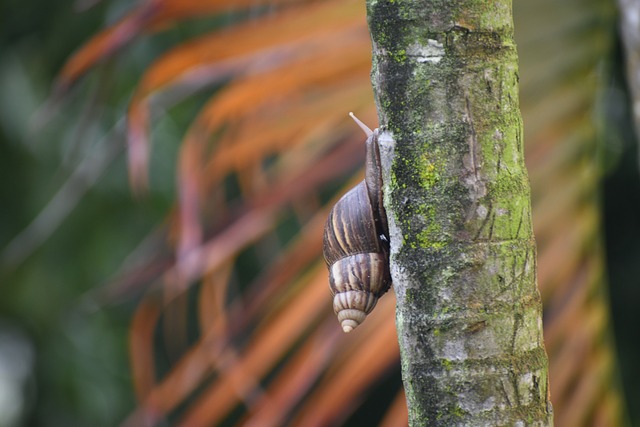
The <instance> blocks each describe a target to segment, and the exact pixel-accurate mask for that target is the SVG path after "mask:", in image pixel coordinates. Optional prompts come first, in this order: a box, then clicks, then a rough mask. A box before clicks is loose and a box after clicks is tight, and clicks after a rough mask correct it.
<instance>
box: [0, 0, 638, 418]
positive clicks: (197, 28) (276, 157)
mask: <svg viewBox="0 0 640 427" xmlns="http://www.w3.org/2000/svg"><path fill="white" fill-rule="evenodd" d="M618 13H619V12H618V9H617V7H616V4H615V3H614V2H612V1H605V2H602V1H596V0H568V1H564V2H556V1H551V0H541V1H538V2H526V1H525V0H514V15H515V28H516V40H517V42H518V49H519V55H520V83H521V108H522V112H523V116H524V123H525V148H526V161H527V165H528V167H529V172H530V178H531V185H532V188H533V196H532V197H533V207H534V211H533V219H534V225H535V233H536V238H537V240H538V249H539V253H538V256H539V259H538V270H539V274H538V281H539V286H540V289H541V293H542V297H543V300H544V304H545V313H544V322H545V340H546V346H547V351H548V353H549V358H550V375H551V393H552V401H553V403H554V410H555V415H556V425H557V426H561V427H564V426H625V425H639V426H640V406H639V405H637V403H638V402H640V366H639V365H638V363H637V361H638V360H640V336H639V333H638V329H639V328H638V326H640V310H638V309H637V305H638V304H639V303H640V279H638V278H639V277H640V243H639V242H640V180H639V174H638V164H639V155H638V144H637V137H636V134H635V132H634V127H633V116H632V112H633V109H632V107H631V106H632V105H633V100H632V97H631V95H630V91H629V90H628V88H627V83H626V79H625V62H624V61H625V52H624V48H623V44H622V42H621V40H620V37H619V28H618V27H619V20H618ZM369 70H370V42H369V36H368V32H367V28H366V22H365V10H364V2H363V1H351V0H349V1H344V0H340V1H337V0H333V1H331V0H325V1H305V0H272V1H266V0H265V1H262V0H250V1H247V0H237V1H234V2H224V1H219V0H199V1H196V0H181V1H179V0H147V1H143V0H140V1H138V2H130V1H125V0H102V1H100V0H59V1H56V2H46V1H40V0H20V1H17V0H3V1H2V2H0V427H14V426H31V425H33V426H65V427H68V426H88V425H91V426H116V425H125V426H141V425H154V426H156V425H157V426H162V425H172V426H173V425H177V426H182V425H184V426H186V425H189V426H214V425H224V426H234V425H251V426H270V425H273V426H282V425H304V426H313V425H317V426H323V425H331V426H336V425H345V426H360V425H384V426H396V425H397V426H402V425H406V423H407V421H406V417H407V415H406V409H405V407H404V405H405V402H404V395H403V392H402V386H401V379H400V365H399V356H398V348H397V342H396V338H395V329H394V322H393V320H394V302H395V301H394V297H393V295H392V293H390V294H389V295H388V296H385V297H384V298H383V299H382V300H381V301H380V302H379V305H378V307H377V308H376V310H374V312H373V313H372V314H371V315H370V316H369V318H368V319H367V321H366V322H365V323H364V324H363V325H362V326H361V327H360V328H358V329H357V330H356V331H354V332H353V333H351V334H349V335H345V334H343V333H342V332H341V330H340V328H339V325H338V322H337V321H336V320H335V318H334V315H333V313H332V309H331V306H330V297H329V292H328V288H327V273H326V270H325V266H324V263H323V261H322V258H321V239H322V237H321V236H322V228H323V225H324V221H325V218H326V216H327V213H328V210H329V208H330V206H331V205H332V204H333V203H334V202H335V200H336V199H337V198H338V197H339V195H340V194H341V193H343V192H344V191H345V189H347V188H349V187H350V186H352V185H353V184H354V183H356V182H357V181H359V180H360V179H362V171H361V169H360V167H361V164H362V161H363V156H364V153H363V149H362V148H363V146H362V142H363V136H362V134H361V131H360V130H359V129H358V128H357V127H356V126H355V125H354V124H353V123H352V122H351V120H350V119H349V118H348V116H347V113H348V112H349V111H354V112H355V113H356V115H358V116H359V117H360V118H361V119H362V120H363V121H364V122H365V123H368V124H369V126H370V127H372V128H373V127H375V126H376V124H377V123H376V113H375V107H374V104H373V97H372V93H371V87H370V83H369Z"/></svg>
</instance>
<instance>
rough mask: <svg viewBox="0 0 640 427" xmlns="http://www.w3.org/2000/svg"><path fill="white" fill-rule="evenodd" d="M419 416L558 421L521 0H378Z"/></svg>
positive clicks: (402, 297)
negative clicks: (525, 140)
mask: <svg viewBox="0 0 640 427" xmlns="http://www.w3.org/2000/svg"><path fill="white" fill-rule="evenodd" d="M367 14H368V22H369V29H370V32H371V38H372V41H373V69H372V83H373V87H374V92H375V97H376V103H377V107H378V114H379V119H380V124H381V130H382V132H381V136H380V139H379V141H380V144H381V151H382V153H381V154H382V156H383V166H384V168H385V170H384V177H383V179H384V183H385V188H384V193H385V206H386V209H387V216H388V219H389V226H390V237H391V270H392V278H393V282H394V289H395V292H396V296H397V301H398V303H397V313H396V315H397V318H396V321H397V329H398V339H399V343H400V350H401V357H402V375H403V381H404V386H405V391H406V395H407V404H408V408H409V421H410V425H411V426H453V425H456V426H458V425H465V426H469V425H478V426H480V425H481V426H525V425H527V426H529V425H535V426H549V425H552V424H553V416H552V409H551V403H550V400H549V393H548V389H549V388H548V370H547V365H548V361H547V356H546V353H545V350H544V344H543V338H542V313H541V302H540V295H539V292H538V289H537V284H536V246H535V240H534V237H533V230H532V225H531V204H530V188H529V180H528V176H527V172H526V168H525V166H524V160H523V146H522V119H521V116H520V111H519V107H518V67H517V53H516V48H515V44H514V41H513V19H512V13H511V0H495V1H478V0H458V1H443V0H384V1H383V0H380V1H376V0H367Z"/></svg>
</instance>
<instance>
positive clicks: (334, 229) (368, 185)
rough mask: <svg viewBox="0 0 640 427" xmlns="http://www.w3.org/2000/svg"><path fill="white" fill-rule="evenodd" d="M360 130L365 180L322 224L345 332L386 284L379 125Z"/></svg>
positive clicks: (361, 318)
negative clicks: (363, 136) (364, 133)
mask: <svg viewBox="0 0 640 427" xmlns="http://www.w3.org/2000/svg"><path fill="white" fill-rule="evenodd" d="M352 117H353V116H352ZM354 119H355V117H354ZM355 120H357V119H355ZM358 122H359V121H358ZM362 126H364V125H362ZM364 129H366V131H368V132H367V134H368V138H367V141H366V170H365V179H364V181H362V182H360V183H359V184H358V185H356V186H355V187H354V188H352V189H351V190H350V191H349V192H347V194H345V195H344V196H343V197H342V198H341V199H340V200H339V201H338V202H337V203H336V204H335V206H334V207H333V209H332V210H331V213H330V214H329V218H328V219H327V223H326V225H325V229H324V258H325V261H326V263H327V266H328V267H329V285H330V287H331V293H332V295H333V309H334V311H335V313H336V315H337V316H338V321H339V322H340V324H341V326H342V329H343V330H344V332H351V331H352V330H353V329H355V328H356V327H357V326H358V325H359V324H361V323H362V322H363V321H364V320H365V318H366V316H367V314H369V313H370V312H371V310H373V308H374V307H375V306H376V303H377V301H378V298H379V297H380V296H382V295H383V294H384V293H385V292H387V290H389V287H390V286H391V275H390V273H389V237H388V236H389V230H388V225H387V217H386V213H385V210H384V206H383V204H382V175H381V166H380V149H379V147H378V130H377V129H376V130H375V131H373V132H372V131H371V130H369V129H368V128H366V126H365V127H364Z"/></svg>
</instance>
